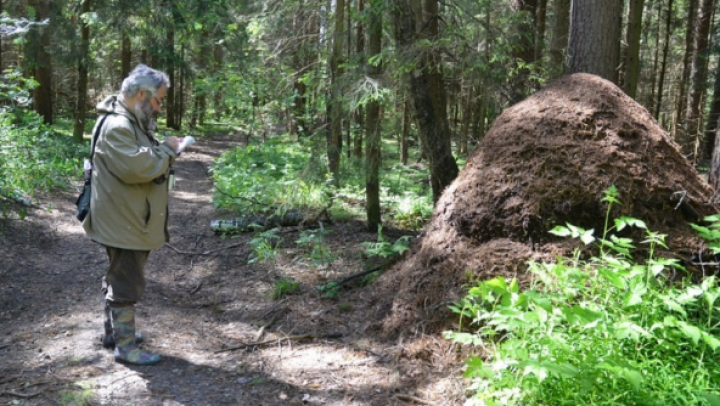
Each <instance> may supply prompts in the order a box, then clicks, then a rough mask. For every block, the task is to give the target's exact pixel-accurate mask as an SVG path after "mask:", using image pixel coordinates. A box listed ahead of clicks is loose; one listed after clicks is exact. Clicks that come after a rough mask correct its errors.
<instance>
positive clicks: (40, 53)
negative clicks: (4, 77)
mask: <svg viewBox="0 0 720 406" xmlns="http://www.w3.org/2000/svg"><path fill="white" fill-rule="evenodd" d="M30 5H31V6H33V7H34V8H35V12H36V16H37V19H38V21H42V20H45V19H47V18H50V4H49V0H33V1H31V2H30ZM54 25H55V22H54V19H51V20H50V23H49V24H48V25H46V26H41V27H34V28H32V29H31V30H30V32H29V34H28V42H27V45H26V51H27V53H26V58H25V61H24V62H25V63H26V67H28V68H29V70H30V72H32V73H31V75H32V77H33V78H34V79H35V81H36V82H38V86H37V87H35V90H34V92H33V107H34V109H35V111H36V112H37V113H38V114H39V115H40V116H42V118H43V122H44V123H45V124H52V123H53V105H52V57H51V56H50V54H49V53H48V51H47V48H48V47H49V46H50V34H51V31H52V29H53V27H54ZM28 65H29V66H28Z"/></svg>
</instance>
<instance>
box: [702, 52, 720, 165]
mask: <svg viewBox="0 0 720 406" xmlns="http://www.w3.org/2000/svg"><path fill="white" fill-rule="evenodd" d="M718 119H720V61H718V62H717V63H716V65H715V86H714V88H713V98H712V103H711V104H710V114H709V115H708V120H707V127H706V129H705V139H706V141H705V144H704V145H705V148H704V153H703V156H704V158H706V159H707V158H708V157H712V156H713V151H714V150H715V142H716V141H715V137H716V134H717V129H718Z"/></svg>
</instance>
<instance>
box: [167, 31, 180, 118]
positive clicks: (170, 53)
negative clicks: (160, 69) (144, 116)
mask: <svg viewBox="0 0 720 406" xmlns="http://www.w3.org/2000/svg"><path fill="white" fill-rule="evenodd" d="M165 47H166V50H165V52H166V55H167V58H166V60H165V68H166V70H167V75H168V78H169V79H170V88H169V89H167V93H166V96H165V99H166V101H165V119H166V120H167V126H168V127H170V128H174V129H178V125H177V121H176V120H175V117H176V106H175V88H176V86H177V84H176V83H175V24H174V22H173V21H170V22H169V24H168V27H167V33H166V38H165Z"/></svg>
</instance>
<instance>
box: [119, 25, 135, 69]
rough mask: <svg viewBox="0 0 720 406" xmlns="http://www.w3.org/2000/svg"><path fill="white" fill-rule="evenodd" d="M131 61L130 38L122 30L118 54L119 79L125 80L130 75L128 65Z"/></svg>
mask: <svg viewBox="0 0 720 406" xmlns="http://www.w3.org/2000/svg"><path fill="white" fill-rule="evenodd" d="M131 60H132V44H131V43H130V36H128V35H127V33H126V32H125V31H124V30H123V33H122V51H121V53H120V71H121V72H120V77H121V78H123V79H124V78H126V77H128V76H129V75H130V63H131Z"/></svg>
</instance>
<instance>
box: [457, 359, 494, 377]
mask: <svg viewBox="0 0 720 406" xmlns="http://www.w3.org/2000/svg"><path fill="white" fill-rule="evenodd" d="M465 365H467V369H465V373H464V374H463V375H464V376H465V377H466V378H487V379H491V378H492V377H493V371H492V369H490V368H488V367H487V366H485V363H484V362H483V360H482V359H480V358H479V357H477V356H475V355H471V356H470V359H469V360H466V361H465Z"/></svg>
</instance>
